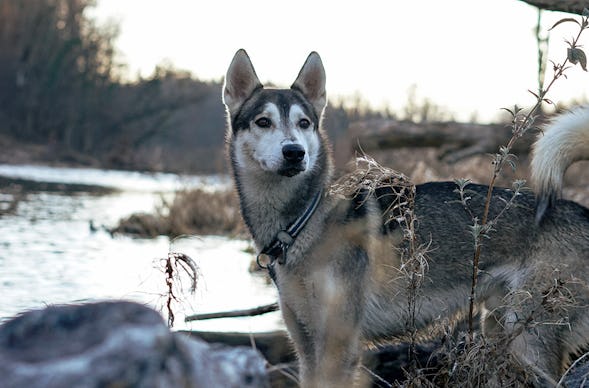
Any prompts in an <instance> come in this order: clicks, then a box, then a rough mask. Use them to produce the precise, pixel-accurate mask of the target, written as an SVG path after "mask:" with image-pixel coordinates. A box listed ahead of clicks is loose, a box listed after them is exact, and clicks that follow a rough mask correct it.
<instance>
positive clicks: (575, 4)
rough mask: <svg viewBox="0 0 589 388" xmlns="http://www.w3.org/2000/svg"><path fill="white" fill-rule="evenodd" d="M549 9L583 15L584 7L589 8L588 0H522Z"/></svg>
mask: <svg viewBox="0 0 589 388" xmlns="http://www.w3.org/2000/svg"><path fill="white" fill-rule="evenodd" d="M521 1H523V2H524V3H528V4H530V5H533V6H534V7H538V8H540V9H543V10H547V11H561V12H569V13H576V14H579V15H581V14H582V13H583V9H584V8H588V7H589V5H588V4H587V1H586V0H521Z"/></svg>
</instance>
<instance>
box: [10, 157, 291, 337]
mask: <svg viewBox="0 0 589 388" xmlns="http://www.w3.org/2000/svg"><path fill="white" fill-rule="evenodd" d="M0 177H3V178H9V180H10V181H14V182H16V183H18V186H14V185H12V186H10V185H8V186H4V187H3V188H2V187H0V206H2V207H0V209H5V208H6V207H8V206H9V203H10V201H11V199H12V195H15V194H14V193H18V194H16V195H18V197H19V198H20V200H19V202H18V205H17V207H16V209H15V210H14V211H11V212H1V211H0V321H2V320H4V319H6V318H8V317H11V316H14V315H15V314H18V313H19V312H21V311H24V310H28V309H36V308H42V307H44V306H47V305H51V304H63V303H79V302H88V301H96V300H104V299H113V298H116V299H126V300H134V301H139V302H142V303H146V304H148V305H150V306H152V307H154V308H156V309H157V310H158V311H163V310H162V309H163V306H164V304H165V300H166V297H165V293H166V290H167V286H166V283H165V275H164V262H163V260H164V259H165V258H166V256H167V253H168V252H169V251H175V252H181V253H184V254H187V255H188V256H190V257H191V258H192V259H193V260H194V261H195V262H196V264H197V266H198V269H199V277H198V282H197V289H196V292H195V293H194V294H191V293H190V292H189V290H188V288H189V285H190V281H189V279H188V278H186V277H185V278H182V277H181V278H180V282H177V283H176V284H177V285H178V286H179V290H177V292H176V294H177V296H178V297H179V301H178V302H176V303H175V304H174V305H173V306H174V310H175V311H174V313H175V316H176V319H175V325H174V327H175V328H178V329H195V330H215V331H240V332H250V331H265V330H274V329H277V328H280V327H281V325H282V324H281V322H280V318H279V316H278V314H276V313H272V314H267V315H264V316H261V317H252V318H231V319H220V320H215V321H200V322H197V323H188V324H185V323H184V316H185V315H191V314H195V313H205V312H216V311H226V310H233V309H243V308H249V307H256V306H259V305H262V304H267V303H272V302H274V301H276V298H277V296H276V291H275V289H274V287H273V286H272V285H270V284H268V282H267V280H266V279H265V278H264V277H263V276H259V275H252V274H250V273H249V272H248V268H249V265H250V262H251V260H252V254H251V253H247V252H246V249H247V248H248V247H250V242H249V241H246V240H235V239H229V238H226V237H219V236H191V237H187V238H183V239H180V240H176V241H174V242H170V241H169V239H168V238H167V237H163V236H162V237H158V238H155V239H137V238H131V237H127V236H114V237H112V236H111V235H110V233H108V232H107V231H106V230H105V229H104V228H102V227H101V226H102V225H104V226H107V227H109V226H110V227H112V226H114V225H116V223H117V221H118V220H119V219H120V218H123V217H125V216H128V215H130V214H132V213H134V212H150V211H153V210H154V208H155V207H156V206H158V204H160V203H161V199H162V197H170V196H172V195H173V192H174V190H177V189H181V188H186V187H201V188H205V189H208V190H218V189H222V188H227V187H229V185H230V183H229V180H228V178H226V177H220V176H208V177H201V176H191V177H181V176H178V175H174V174H146V173H137V172H125V171H105V170H98V169H75V168H55V167H39V166H11V165H0ZM23 182H24V183H23ZM27 182H49V183H52V184H53V186H51V188H50V189H47V188H45V186H39V185H29V184H27ZM60 184H63V185H62V186H60ZM72 184H82V185H94V186H97V187H94V188H93V187H90V186H88V188H87V189H86V188H85V187H84V186H82V187H76V189H75V190H71V187H72V186H71V185H72ZM39 187H41V188H39ZM100 188H102V189H100ZM105 188H110V189H114V190H105ZM163 314H164V316H165V312H164V313H163Z"/></svg>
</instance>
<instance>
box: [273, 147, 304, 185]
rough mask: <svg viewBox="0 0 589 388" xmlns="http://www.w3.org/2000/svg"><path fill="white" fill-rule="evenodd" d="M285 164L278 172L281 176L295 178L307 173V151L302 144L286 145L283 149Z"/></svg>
mask: <svg viewBox="0 0 589 388" xmlns="http://www.w3.org/2000/svg"><path fill="white" fill-rule="evenodd" d="M282 157H283V160H284V161H283V163H282V168H281V169H280V170H279V171H278V173H279V174H280V175H284V176H288V177H291V176H295V175H297V174H298V173H300V172H302V171H305V168H306V163H305V149H304V148H303V146H302V145H300V144H286V145H285V146H283V147H282Z"/></svg>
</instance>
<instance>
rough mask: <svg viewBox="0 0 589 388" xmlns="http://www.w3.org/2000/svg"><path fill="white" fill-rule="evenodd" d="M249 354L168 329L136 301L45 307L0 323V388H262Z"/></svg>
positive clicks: (259, 364) (262, 377)
mask: <svg viewBox="0 0 589 388" xmlns="http://www.w3.org/2000/svg"><path fill="white" fill-rule="evenodd" d="M265 364H266V362H265V360H264V358H263V357H262V356H261V355H260V354H259V353H258V352H257V351H256V350H254V349H252V348H246V347H226V346H222V345H210V344H207V343H205V342H203V341H200V340H197V339H193V338H189V337H188V336H186V335H183V334H181V333H173V332H171V331H170V330H169V329H168V328H167V326H166V324H165V323H164V321H163V319H162V317H161V316H160V315H159V314H158V313H157V312H156V311H154V310H152V309H150V308H148V307H145V306H143V305H141V304H138V303H133V302H123V301H112V302H99V303H91V304H82V305H64V306H50V307H47V308H45V309H42V310H36V311H28V312H25V313H23V314H22V315H20V316H18V317H15V318H13V319H11V320H9V321H7V322H5V323H3V324H2V325H1V326H0V376H2V377H1V381H0V385H1V386H2V387H6V388H9V387H47V388H51V387H99V386H100V387H105V386H111V387H115V386H116V387H120V388H123V387H154V388H155V387H221V386H222V387H267V386H269V383H268V376H267V374H266V370H265Z"/></svg>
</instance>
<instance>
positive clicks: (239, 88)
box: [223, 49, 262, 112]
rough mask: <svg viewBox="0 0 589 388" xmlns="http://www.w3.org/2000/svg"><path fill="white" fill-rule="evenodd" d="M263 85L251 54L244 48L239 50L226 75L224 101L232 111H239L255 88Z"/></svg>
mask: <svg viewBox="0 0 589 388" xmlns="http://www.w3.org/2000/svg"><path fill="white" fill-rule="evenodd" d="M261 87H262V84H261V83H260V80H259V79H258V76H257V75H256V71H255V70H254V66H253V65H252V61H250V58H249V56H248V55H247V53H246V52H245V50H244V49H240V50H238V51H237V52H236V53H235V56H234V57H233V60H232V61H231V65H229V69H228V70H227V76H225V85H224V87H223V102H224V103H225V105H226V106H227V108H229V111H230V112H237V110H238V109H239V108H240V107H241V105H242V104H243V103H244V102H245V100H246V99H247V98H248V97H249V96H251V95H252V93H253V92H254V90H256V89H258V88H261Z"/></svg>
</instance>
